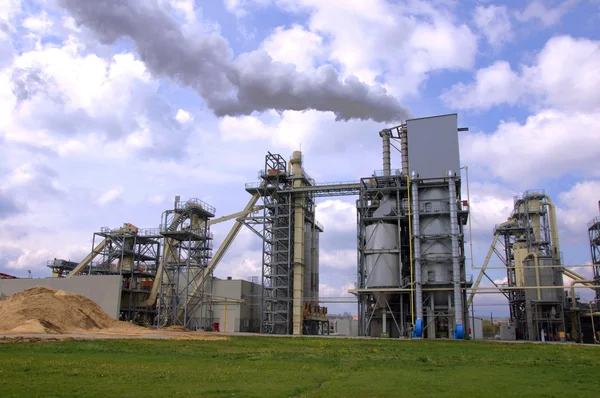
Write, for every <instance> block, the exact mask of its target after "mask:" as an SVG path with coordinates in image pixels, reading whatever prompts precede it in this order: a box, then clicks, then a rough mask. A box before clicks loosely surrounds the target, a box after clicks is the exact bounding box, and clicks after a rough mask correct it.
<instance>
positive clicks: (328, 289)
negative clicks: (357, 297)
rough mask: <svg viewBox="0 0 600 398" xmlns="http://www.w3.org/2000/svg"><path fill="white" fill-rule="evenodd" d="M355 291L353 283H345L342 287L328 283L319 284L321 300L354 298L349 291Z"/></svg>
mask: <svg viewBox="0 0 600 398" xmlns="http://www.w3.org/2000/svg"><path fill="white" fill-rule="evenodd" d="M350 289H354V283H353V282H347V283H344V284H343V285H342V286H341V287H335V286H331V285H328V284H326V283H319V298H321V299H322V298H326V297H329V298H339V297H354V295H352V294H350V293H348V290H350Z"/></svg>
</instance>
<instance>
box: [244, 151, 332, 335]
mask: <svg viewBox="0 0 600 398" xmlns="http://www.w3.org/2000/svg"><path fill="white" fill-rule="evenodd" d="M292 165H294V169H295V172H292V170H291V169H292V168H291V166H292ZM260 178H261V182H260V183H258V184H252V183H251V184H246V190H247V191H248V192H249V193H251V194H253V195H255V194H259V195H260V198H261V199H262V201H263V205H264V208H263V214H262V215H261V216H248V217H245V218H244V219H243V223H244V224H245V225H246V226H247V227H248V228H250V229H251V230H252V231H253V232H254V233H256V234H257V235H258V236H260V237H261V239H262V242H263V249H262V284H263V289H262V299H261V327H260V331H261V333H265V334H302V333H303V331H304V327H305V324H304V317H303V315H304V313H303V304H304V303H305V302H307V301H311V300H314V299H315V298H316V299H318V264H316V263H313V261H311V256H310V255H306V253H305V251H304V248H305V243H306V241H307V239H306V236H305V235H308V240H312V239H313V236H312V235H311V233H313V234H317V238H318V233H319V232H322V230H323V229H322V227H321V226H320V225H319V224H318V223H317V222H316V220H315V214H314V193H311V192H295V191H294V189H299V188H302V187H307V186H312V185H314V181H313V180H312V179H311V178H310V177H309V176H308V175H307V174H306V173H305V172H304V170H303V169H302V160H301V154H300V153H299V152H295V155H294V157H293V158H292V160H291V161H290V167H289V168H288V163H287V162H286V161H285V159H284V158H283V157H282V156H281V155H278V154H272V153H270V152H269V153H268V154H267V155H266V157H265V166H264V169H263V170H262V171H261V172H260ZM315 250H316V248H315ZM305 274H306V275H308V276H307V278H305V277H304V275H305ZM313 275H314V276H313ZM305 280H306V282H305ZM307 299H308V300H307Z"/></svg>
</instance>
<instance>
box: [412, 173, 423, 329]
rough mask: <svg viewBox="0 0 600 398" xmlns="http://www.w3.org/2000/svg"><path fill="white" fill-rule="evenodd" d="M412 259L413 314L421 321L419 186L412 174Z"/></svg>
mask: <svg viewBox="0 0 600 398" xmlns="http://www.w3.org/2000/svg"><path fill="white" fill-rule="evenodd" d="M412 178H413V180H412V181H411V183H412V187H411V188H412V198H411V199H412V213H413V214H412V216H413V241H414V244H413V251H414V254H413V259H414V262H415V301H416V303H415V307H416V308H415V312H416V318H417V320H419V319H423V292H422V286H421V240H420V238H419V235H420V233H421V232H420V224H419V184H418V183H417V181H416V180H415V173H414V172H413V173H412Z"/></svg>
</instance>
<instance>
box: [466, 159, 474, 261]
mask: <svg viewBox="0 0 600 398" xmlns="http://www.w3.org/2000/svg"><path fill="white" fill-rule="evenodd" d="M463 168H464V169H465V177H466V178H467V205H468V206H469V216H468V217H469V250H470V252H471V269H472V270H473V269H475V265H473V232H472V231H473V229H472V228H471V192H470V191H469V166H464V167H463Z"/></svg>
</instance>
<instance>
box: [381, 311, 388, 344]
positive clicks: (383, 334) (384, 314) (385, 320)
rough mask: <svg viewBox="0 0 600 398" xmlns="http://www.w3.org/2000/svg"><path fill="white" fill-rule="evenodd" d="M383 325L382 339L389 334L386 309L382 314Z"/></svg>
mask: <svg viewBox="0 0 600 398" xmlns="http://www.w3.org/2000/svg"><path fill="white" fill-rule="evenodd" d="M381 324H382V325H381V337H383V336H385V333H387V309H386V308H385V307H383V311H382V312H381Z"/></svg>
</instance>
